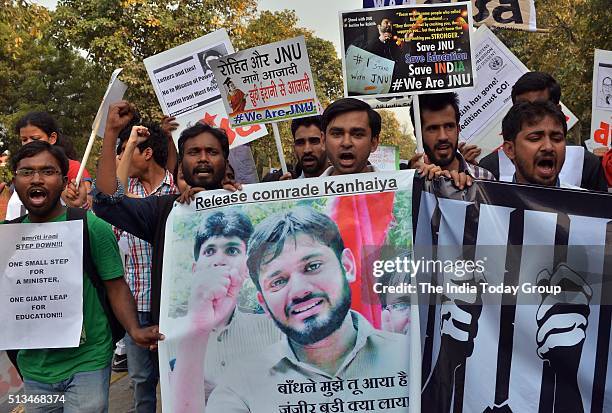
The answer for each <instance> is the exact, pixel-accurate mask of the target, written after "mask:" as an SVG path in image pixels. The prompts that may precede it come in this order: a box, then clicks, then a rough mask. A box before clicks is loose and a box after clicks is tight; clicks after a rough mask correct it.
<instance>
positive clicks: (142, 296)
mask: <svg viewBox="0 0 612 413" xmlns="http://www.w3.org/2000/svg"><path fill="white" fill-rule="evenodd" d="M133 125H134V122H131V123H130V124H129V125H128V126H127V127H126V128H125V129H124V130H123V131H122V132H121V133H120V134H119V143H118V145H117V155H118V156H117V159H118V161H119V163H118V167H117V177H118V178H119V180H120V181H121V182H122V183H123V184H124V187H125V188H127V190H126V192H127V193H128V196H130V197H138V198H144V197H148V196H160V195H168V194H176V193H178V189H177V187H176V185H175V183H174V179H173V176H172V174H171V173H170V172H169V171H168V170H167V169H166V163H167V160H168V143H169V139H171V138H169V137H168V134H167V133H166V132H165V131H164V130H162V129H161V128H160V126H159V125H157V124H145V126H144V127H141V126H139V127H135V128H132V126H133ZM139 131H140V133H138V132H139ZM119 235H121V234H119ZM123 236H125V237H127V245H128V255H127V259H126V268H125V274H126V278H127V282H128V285H129V287H130V289H131V290H132V294H134V299H135V301H136V306H137V308H138V318H139V320H140V323H141V325H142V326H147V325H150V324H151V259H152V252H153V251H152V247H151V244H149V243H148V242H146V241H143V240H141V239H140V238H137V237H135V236H134V235H132V234H129V233H127V232H125V233H124V234H123ZM124 341H125V344H126V349H127V357H128V373H129V376H130V379H132V381H133V383H134V405H135V411H136V413H145V412H146V413H149V412H155V409H156V403H157V400H156V388H157V382H158V380H159V370H158V362H157V354H156V353H154V352H151V351H149V350H148V349H145V348H143V347H140V346H138V345H137V344H135V343H134V342H133V341H132V339H131V338H130V337H129V336H127V335H126V337H125V339H124Z"/></svg>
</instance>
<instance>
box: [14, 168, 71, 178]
mask: <svg viewBox="0 0 612 413" xmlns="http://www.w3.org/2000/svg"><path fill="white" fill-rule="evenodd" d="M15 174H16V175H17V176H20V177H22V178H33V177H34V175H36V174H38V176H40V177H45V178H47V177H52V176H55V175H60V174H61V171H58V170H57V169H55V168H44V169H30V168H21V169H17V170H16V171H15Z"/></svg>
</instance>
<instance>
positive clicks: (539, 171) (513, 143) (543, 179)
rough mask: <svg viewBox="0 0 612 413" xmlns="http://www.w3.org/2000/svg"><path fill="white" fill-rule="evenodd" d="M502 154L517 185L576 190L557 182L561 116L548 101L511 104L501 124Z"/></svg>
mask: <svg viewBox="0 0 612 413" xmlns="http://www.w3.org/2000/svg"><path fill="white" fill-rule="evenodd" d="M502 134H503V136H504V147H503V148H504V152H505V153H506V155H507V156H508V158H510V160H512V162H513V163H514V165H515V167H516V172H515V174H514V178H513V181H514V182H517V183H521V184H535V185H544V186H557V187H559V186H561V187H565V188H576V187H575V186H573V185H569V184H565V183H563V182H561V181H560V180H559V172H560V171H561V168H562V167H563V163H564V162H565V135H566V134H567V123H566V121H565V115H564V114H563V113H562V112H561V111H560V110H559V109H558V108H557V107H556V106H555V105H554V104H552V103H551V102H549V101H536V102H521V103H517V104H515V105H514V106H513V107H512V108H511V109H510V111H509V112H508V114H507V115H506V116H505V117H504V120H503V122H502Z"/></svg>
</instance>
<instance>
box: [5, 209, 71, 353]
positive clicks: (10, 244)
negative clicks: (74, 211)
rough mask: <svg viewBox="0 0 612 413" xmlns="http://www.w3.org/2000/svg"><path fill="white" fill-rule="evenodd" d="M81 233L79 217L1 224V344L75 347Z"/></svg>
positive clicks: (9, 346)
mask: <svg viewBox="0 0 612 413" xmlns="http://www.w3.org/2000/svg"><path fill="white" fill-rule="evenodd" d="M82 234H83V221H66V222H49V223H44V224H5V225H0V238H2V240H3V242H4V247H3V248H2V249H0V268H2V273H1V275H0V308H2V311H1V312H0V326H2V334H0V350H7V349H36V348H63V347H78V345H79V340H80V337H81V329H82V325H83V259H82V257H83V235H82ZM58 332H61V334H58Z"/></svg>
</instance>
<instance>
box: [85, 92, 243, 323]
mask: <svg viewBox="0 0 612 413" xmlns="http://www.w3.org/2000/svg"><path fill="white" fill-rule="evenodd" d="M133 113H134V109H133V107H132V105H130V104H129V103H128V102H125V101H123V102H118V103H115V104H113V105H111V106H110V108H109V112H108V119H107V122H106V129H105V132H104V142H103V143H102V156H101V157H100V160H99V164H98V171H97V177H98V178H97V180H96V183H95V186H94V194H95V195H94V211H95V212H96V215H98V216H99V217H100V218H102V219H104V220H105V221H107V222H109V223H111V224H112V225H114V226H116V227H117V228H120V229H122V230H124V231H127V232H129V233H131V234H133V235H135V236H136V237H138V238H140V239H142V240H144V241H147V242H149V243H151V245H152V246H153V257H152V268H151V318H152V322H153V323H157V322H158V321H159V304H160V296H161V274H162V257H163V251H164V235H165V228H166V220H167V218H168V215H169V214H170V211H171V210H172V207H173V205H174V201H176V200H177V198H178V197H179V196H178V195H163V196H159V197H147V198H130V197H127V196H126V195H125V192H124V191H125V188H123V185H121V183H120V182H119V181H118V180H117V174H116V169H115V168H116V164H115V146H116V143H117V137H118V135H119V132H120V131H121V130H122V129H123V128H124V127H125V126H126V125H127V124H128V123H129V122H130V120H131V119H132V116H133ZM178 153H179V164H180V165H181V168H182V172H183V177H184V179H185V181H186V182H187V184H188V185H189V187H190V189H188V190H187V191H186V192H185V193H183V194H182V199H181V200H186V201H187V202H189V199H190V198H192V197H193V195H194V194H195V193H197V192H199V191H202V190H213V189H221V188H224V187H225V188H226V189H230V190H232V189H234V188H235V185H234V184H232V183H230V184H227V185H225V186H224V185H223V183H222V182H223V180H224V177H225V169H226V166H227V164H228V156H229V142H228V139H227V135H226V134H225V131H223V130H222V129H218V128H214V127H212V126H209V125H207V124H203V123H197V124H195V125H194V126H192V127H189V128H187V129H185V130H184V131H183V132H182V133H181V137H180V138H179V142H178Z"/></svg>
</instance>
